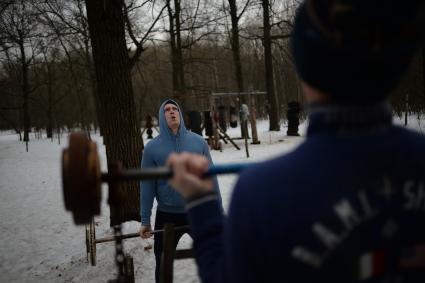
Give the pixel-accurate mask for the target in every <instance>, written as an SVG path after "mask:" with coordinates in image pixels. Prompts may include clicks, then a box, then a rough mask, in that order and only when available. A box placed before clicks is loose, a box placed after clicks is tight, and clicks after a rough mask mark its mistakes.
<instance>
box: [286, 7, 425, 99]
mask: <svg viewBox="0 0 425 283" xmlns="http://www.w3.org/2000/svg"><path fill="white" fill-rule="evenodd" d="M424 2H425V1H422V0H406V1H399V0H306V1H305V2H304V3H302V4H301V6H300V8H299V9H298V12H297V15H296V18H295V27H294V32H293V36H292V49H293V50H292V51H293V54H294V58H295V65H296V68H297V71H298V73H299V75H300V77H301V78H302V79H303V80H304V81H305V82H306V83H308V84H309V85H310V86H312V87H314V88H317V89H319V90H321V91H323V92H325V93H327V94H328V95H329V96H330V97H331V98H332V100H333V101H334V102H335V103H339V104H366V103H375V102H379V101H381V100H384V99H385V98H386V97H387V96H388V94H389V92H390V91H391V90H392V89H393V88H394V87H395V85H396V84H397V83H398V81H399V79H400V78H401V77H402V75H403V73H404V72H405V70H406V69H407V67H408V66H409V64H410V59H411V58H412V56H413V54H414V53H415V51H416V50H417V48H418V47H419V46H420V45H421V44H422V43H423V39H424V36H423V35H424V26H425V25H424V15H423V6H424ZM421 12H422V14H421Z"/></svg>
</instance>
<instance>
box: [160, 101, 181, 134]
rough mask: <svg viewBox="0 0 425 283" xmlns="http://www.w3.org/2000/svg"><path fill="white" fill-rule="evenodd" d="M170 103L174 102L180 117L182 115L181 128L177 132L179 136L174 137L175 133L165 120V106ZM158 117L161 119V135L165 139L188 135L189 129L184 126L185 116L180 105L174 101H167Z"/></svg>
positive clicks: (162, 105)
mask: <svg viewBox="0 0 425 283" xmlns="http://www.w3.org/2000/svg"><path fill="white" fill-rule="evenodd" d="M169 101H173V103H175V104H176V106H177V108H178V109H179V115H180V126H179V130H178V131H177V135H174V133H173V131H172V130H171V129H170V128H169V127H168V124H167V121H166V119H165V115H164V106H165V104H167V102H169ZM158 117H159V130H160V132H159V134H160V135H161V136H163V137H165V138H166V137H169V138H173V137H176V136H184V135H186V134H187V129H186V126H185V124H184V119H183V114H182V111H181V109H180V106H179V104H178V103H177V102H176V101H174V100H172V99H167V100H165V101H164V102H163V103H162V104H161V107H159V112H158Z"/></svg>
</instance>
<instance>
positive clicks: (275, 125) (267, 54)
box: [262, 0, 280, 131]
mask: <svg viewBox="0 0 425 283" xmlns="http://www.w3.org/2000/svg"><path fill="white" fill-rule="evenodd" d="M262 4H263V22H264V42H263V44H264V59H265V65H266V89H267V95H268V100H269V104H270V107H269V118H270V126H269V130H270V131H279V130H280V125H279V107H278V105H279V102H278V99H277V96H276V93H275V90H274V79H273V58H272V44H271V38H270V30H271V27H270V15H269V0H263V2H262Z"/></svg>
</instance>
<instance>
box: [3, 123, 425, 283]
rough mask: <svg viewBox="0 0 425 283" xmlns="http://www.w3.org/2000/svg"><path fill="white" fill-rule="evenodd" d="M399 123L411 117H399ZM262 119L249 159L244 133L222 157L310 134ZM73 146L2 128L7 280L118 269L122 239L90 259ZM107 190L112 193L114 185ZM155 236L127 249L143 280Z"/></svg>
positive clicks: (105, 230)
mask: <svg viewBox="0 0 425 283" xmlns="http://www.w3.org/2000/svg"><path fill="white" fill-rule="evenodd" d="M396 123H398V124H402V123H404V122H403V121H402V120H400V119H398V118H396ZM408 126H409V127H412V128H415V129H416V130H419V131H421V132H422V133H425V120H423V119H422V120H418V119H417V117H413V116H412V117H410V118H409V125H408ZM257 127H258V133H259V138H260V140H261V144H260V145H249V151H250V156H251V157H250V158H249V159H247V158H246V155H245V150H244V143H243V140H236V143H237V144H238V145H239V146H240V147H241V150H236V149H235V148H234V147H233V146H232V145H231V144H225V145H224V150H223V151H222V152H220V151H212V157H213V160H214V162H215V163H229V162H232V163H233V162H248V161H249V162H252V161H261V160H264V159H268V158H271V157H275V156H278V155H280V154H283V153H285V152H288V151H290V150H293V149H294V148H295V147H296V146H297V145H298V144H299V143H300V142H302V141H303V139H304V137H303V136H304V133H305V128H306V123H303V124H302V125H301V127H300V133H301V137H287V136H286V128H285V127H284V126H283V127H282V130H281V131H280V132H269V131H268V130H267V129H268V122H267V121H259V122H258V125H257ZM228 134H229V135H230V136H232V137H237V136H240V129H239V128H236V129H230V130H229V131H228ZM93 137H94V139H95V140H96V141H97V142H98V146H99V152H100V155H101V163H102V167H103V171H105V169H106V168H105V164H106V160H105V150H104V147H103V146H101V145H102V142H101V140H100V138H99V136H96V135H94V136H93ZM145 141H146V139H145ZM65 146H67V139H66V137H65V136H63V137H62V140H61V145H58V142H57V140H55V141H54V142H52V141H50V140H48V139H46V138H43V139H35V138H32V140H31V142H30V145H29V152H26V151H25V146H24V144H23V143H20V142H19V141H18V137H17V135H15V134H13V133H11V132H1V133H0V235H1V242H0V282H107V280H108V279H112V278H114V277H115V275H116V270H115V263H114V244H113V243H103V244H98V245H97V265H96V266H95V267H92V266H90V265H89V263H88V262H87V261H86V248H85V232H84V227H81V226H75V225H74V224H73V222H72V218H71V215H70V214H69V213H67V212H65V210H64V206H63V199H62V188H61V179H60V178H61V176H60V170H61V169H60V157H61V152H62V149H63V147H65ZM235 180H236V176H220V177H219V183H220V189H221V193H222V197H223V204H224V207H225V209H226V210H227V207H228V204H229V202H230V198H231V193H232V188H233V184H234V183H235ZM103 193H104V195H106V187H104V188H103ZM104 198H106V197H105V196H104ZM102 207H103V209H102V215H101V216H99V217H96V219H95V221H96V224H97V226H96V234H97V235H96V236H97V237H98V238H100V237H103V236H105V235H109V234H111V232H112V230H111V228H110V227H109V215H108V213H109V211H108V208H107V205H106V203H105V201H103V206H102ZM152 217H154V215H153V216H152ZM139 225H140V224H139V223H137V222H129V223H126V224H125V225H124V233H133V232H137V231H138V228H139ZM152 242H153V241H152V239H149V240H142V239H140V238H134V239H128V240H125V241H124V247H125V252H126V253H129V254H131V255H132V256H133V258H134V265H135V276H136V282H142V281H143V282H154V266H155V264H154V255H153V250H147V251H145V250H144V247H145V246H146V245H148V244H152ZM190 246H191V239H190V237H188V236H184V237H183V238H182V240H181V241H180V243H179V246H178V248H188V247H190ZM174 271H175V272H174V281H175V282H199V278H198V276H197V271H196V265H195V263H194V261H193V260H181V261H176V262H175V265H174Z"/></svg>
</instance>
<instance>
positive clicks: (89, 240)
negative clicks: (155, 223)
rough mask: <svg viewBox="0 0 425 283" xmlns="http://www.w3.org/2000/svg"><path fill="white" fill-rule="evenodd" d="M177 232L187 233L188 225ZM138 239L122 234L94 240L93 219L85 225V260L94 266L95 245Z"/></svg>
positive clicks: (136, 236) (153, 232)
mask: <svg viewBox="0 0 425 283" xmlns="http://www.w3.org/2000/svg"><path fill="white" fill-rule="evenodd" d="M179 230H187V231H189V225H185V226H179V227H175V228H174V231H179ZM164 231H165V229H160V230H154V231H152V232H151V233H152V234H158V233H163V232H164ZM138 237H140V234H139V232H137V233H130V234H123V235H120V236H115V235H110V236H106V237H103V238H99V239H96V229H95V223H94V218H92V220H91V221H90V223H89V224H86V250H87V259H88V260H89V261H90V264H91V265H92V266H95V265H96V245H97V244H100V243H107V242H114V241H116V240H117V239H119V240H124V239H131V238H138Z"/></svg>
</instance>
